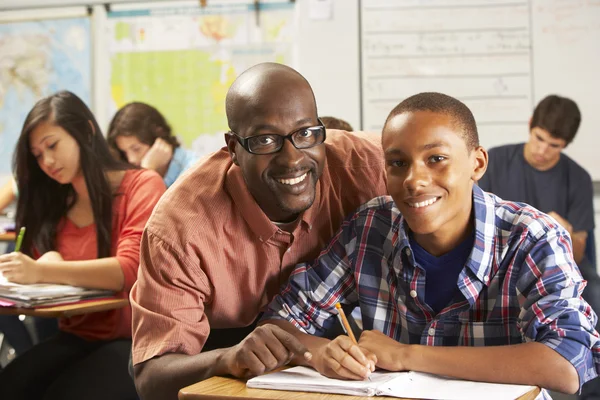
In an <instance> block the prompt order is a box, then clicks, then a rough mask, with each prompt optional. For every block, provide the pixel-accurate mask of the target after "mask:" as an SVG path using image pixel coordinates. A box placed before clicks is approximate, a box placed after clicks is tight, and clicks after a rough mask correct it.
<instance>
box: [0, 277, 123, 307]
mask: <svg viewBox="0 0 600 400" xmlns="http://www.w3.org/2000/svg"><path fill="white" fill-rule="evenodd" d="M114 295H115V293H114V292H113V291H110V290H102V289H87V288H82V287H77V286H69V285H55V284H45V283H43V284H34V285H21V284H18V283H12V282H7V281H6V279H4V277H3V276H1V275H0V306H4V307H6V306H10V307H25V308H31V307H39V306H49V305H56V304H68V303H75V302H78V301H81V300H88V299H95V298H101V297H112V296H114Z"/></svg>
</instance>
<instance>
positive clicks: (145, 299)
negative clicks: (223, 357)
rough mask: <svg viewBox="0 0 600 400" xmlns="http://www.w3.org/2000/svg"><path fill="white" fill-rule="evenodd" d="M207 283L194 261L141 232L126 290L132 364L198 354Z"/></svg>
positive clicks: (204, 333) (205, 321)
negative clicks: (132, 279)
mask: <svg viewBox="0 0 600 400" xmlns="http://www.w3.org/2000/svg"><path fill="white" fill-rule="evenodd" d="M208 282H209V281H208V278H207V277H206V275H205V273H204V271H203V270H202V268H200V265H199V263H192V262H190V261H189V260H188V259H187V257H186V256H185V255H184V254H183V252H182V251H179V250H176V249H174V248H173V247H172V246H171V245H169V244H168V243H167V242H166V241H164V240H163V239H162V238H160V237H159V236H158V235H156V234H155V233H152V232H151V231H150V230H149V228H147V229H146V230H145V231H144V235H143V237H142V244H141V249H140V271H139V276H138V280H137V282H136V283H135V285H134V287H133V289H132V291H131V308H132V322H133V364H134V365H135V364H138V363H141V362H144V361H146V360H149V359H150V358H152V357H156V356H160V355H162V354H165V353H181V354H187V355H194V354H198V353H200V351H201V350H202V347H203V346H204V343H205V342H206V339H207V338H208V334H209V332H210V325H209V322H208V318H207V316H206V314H205V313H204V303H205V301H207V299H208V298H209V296H210V285H209V283H208Z"/></svg>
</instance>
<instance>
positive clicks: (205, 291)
mask: <svg viewBox="0 0 600 400" xmlns="http://www.w3.org/2000/svg"><path fill="white" fill-rule="evenodd" d="M327 133H328V137H327V140H326V142H325V147H326V160H327V161H326V166H325V168H324V170H323V174H322V176H321V178H320V179H319V181H318V183H317V192H316V197H315V201H314V203H313V205H312V206H311V207H310V208H309V209H308V210H307V211H305V212H304V213H303V214H302V215H301V216H300V221H299V223H298V224H297V225H296V227H295V229H294V230H293V232H292V233H288V232H285V231H282V230H280V229H279V228H278V227H277V226H276V225H275V224H274V223H272V222H271V221H270V220H269V219H268V218H267V216H266V215H265V214H264V213H263V212H262V210H261V209H260V207H259V206H258V204H257V203H256V201H255V200H254V198H253V197H252V195H251V194H250V192H249V191H248V189H247V187H246V183H245V182H244V179H243V177H242V174H241V171H240V168H239V167H238V166H236V165H234V164H233V163H232V162H231V159H230V156H229V153H228V152H227V150H226V149H225V148H224V149H222V150H220V151H218V152H216V153H213V154H212V155H210V156H208V157H207V158H204V159H203V160H201V161H200V162H199V163H197V164H196V165H195V166H194V167H192V168H191V169H190V170H188V171H187V172H186V173H185V175H183V176H182V177H181V178H180V179H179V180H178V181H177V182H176V183H175V184H174V185H173V186H171V188H169V190H168V191H167V193H166V194H165V195H164V196H163V198H162V199H161V200H160V201H159V203H158V205H157V207H156V209H155V211H154V214H153V215H152V217H151V218H150V220H149V222H148V225H147V227H146V229H145V230H144V236H143V238H142V244H141V256H140V270H139V274H138V281H137V282H136V283H135V285H134V287H133V289H132V292H131V305H132V308H133V346H134V348H133V362H134V364H137V363H140V362H143V361H146V360H148V359H150V358H152V357H155V356H158V355H162V354H164V353H169V352H177V353H183V354H197V353H199V352H200V351H201V350H202V347H203V345H204V343H205V341H206V338H207V336H208V334H209V332H210V329H211V327H212V328H215V329H218V328H238V327H244V326H248V325H250V324H251V323H252V322H253V321H254V320H255V319H256V317H257V316H258V314H259V313H260V312H261V311H262V310H263V308H264V307H265V306H266V305H267V304H268V303H269V301H270V300H271V299H272V298H273V297H274V296H275V295H276V294H277V293H278V292H279V288H280V287H281V285H282V284H284V283H286V282H287V279H288V276H289V274H290V273H291V270H292V269H293V267H294V265H296V264H297V263H299V262H303V261H309V260H312V259H313V258H315V257H316V256H317V255H318V253H319V252H320V251H321V249H322V248H323V247H324V245H326V244H327V243H328V242H329V240H330V239H331V237H332V236H333V234H334V233H335V232H336V231H337V229H338V228H339V226H340V224H341V222H342V220H343V218H344V217H345V216H346V215H348V214H350V213H351V212H353V211H354V210H355V209H356V208H357V207H358V206H359V205H361V204H362V203H364V202H366V201H368V200H370V199H372V198H373V197H376V196H379V195H382V194H385V193H386V186H385V183H386V181H385V171H384V162H383V152H382V150H381V144H380V141H381V138H380V136H379V135H370V136H367V135H365V134H356V133H349V132H344V131H335V130H328V131H327Z"/></svg>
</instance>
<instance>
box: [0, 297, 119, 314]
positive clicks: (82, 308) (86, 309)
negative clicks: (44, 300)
mask: <svg viewBox="0 0 600 400" xmlns="http://www.w3.org/2000/svg"><path fill="white" fill-rule="evenodd" d="M128 304H129V300H127V299H98V300H89V301H86V302H82V303H74V304H66V305H60V306H52V307H41V308H18V307H0V315H21V314H23V315H30V316H33V317H50V318H59V317H72V316H74V315H80V314H89V313H93V312H98V311H106V310H113V309H115V308H122V307H125V306H126V305H128Z"/></svg>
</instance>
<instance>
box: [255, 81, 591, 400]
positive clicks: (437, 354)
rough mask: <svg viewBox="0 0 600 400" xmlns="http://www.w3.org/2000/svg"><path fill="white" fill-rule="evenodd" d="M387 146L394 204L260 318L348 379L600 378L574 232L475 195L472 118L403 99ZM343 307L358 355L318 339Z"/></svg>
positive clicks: (562, 387) (546, 381) (430, 97)
mask: <svg viewBox="0 0 600 400" xmlns="http://www.w3.org/2000/svg"><path fill="white" fill-rule="evenodd" d="M382 140H383V149H384V153H385V163H386V173H387V178H388V191H389V194H390V195H391V197H389V196H385V197H378V198H375V199H373V200H372V201H370V202H368V203H366V204H365V205H363V206H362V207H360V208H359V209H358V211H356V212H355V213H354V214H353V215H350V216H349V217H348V218H346V220H345V221H344V222H343V223H342V226H341V228H340V230H339V231H338V232H337V234H336V235H335V236H334V237H333V239H332V241H331V242H330V243H329V244H328V246H327V247H326V248H325V250H324V251H323V252H322V253H321V254H320V256H319V258H318V259H317V261H316V262H314V264H312V265H306V264H300V265H298V266H297V267H296V268H295V269H294V272H292V275H291V276H290V280H289V283H288V285H287V287H286V288H285V289H284V290H283V291H282V293H281V294H280V295H279V296H277V297H276V298H275V299H274V300H273V302H272V303H271V304H270V305H269V311H268V312H267V313H266V314H265V315H264V316H263V318H264V319H268V320H270V321H267V322H270V323H271V324H275V325H277V326H280V327H282V328H283V329H285V330H287V331H288V332H290V333H292V334H294V335H295V336H296V337H297V338H298V339H299V341H300V342H301V343H303V344H304V345H305V346H306V347H307V348H308V350H309V351H310V353H311V354H312V355H313V356H312V359H311V360H298V361H299V362H301V363H304V364H309V365H312V366H313V367H314V368H316V369H317V370H318V371H319V372H321V373H322V374H324V375H327V376H330V377H341V378H346V379H364V378H365V377H366V376H368V375H369V374H370V372H371V371H372V370H373V364H375V365H376V366H377V367H379V368H383V369H386V370H391V371H403V370H412V371H422V372H428V373H433V374H439V375H447V376H450V377H454V378H460V379H469V380H475V381H487V382H501V383H517V384H530V385H538V386H541V387H544V388H550V389H553V390H558V391H562V392H570V393H573V392H575V391H577V389H578V388H579V387H580V385H581V384H583V382H585V381H587V380H589V379H591V378H593V377H595V376H596V374H597V370H596V367H595V364H596V365H600V364H599V363H600V342H599V338H598V334H597V333H596V331H595V330H594V327H593V326H594V324H595V322H596V315H595V314H594V312H593V311H592V309H591V308H590V307H589V306H588V305H587V303H585V301H583V300H582V299H581V297H580V293H581V291H582V290H583V288H584V287H585V281H583V280H582V278H581V276H580V274H579V272H578V270H577V268H576V266H575V263H574V261H573V257H572V252H571V245H570V241H569V238H568V234H567V232H566V230H565V229H564V228H563V227H562V226H560V225H558V224H556V222H555V221H554V220H553V219H551V218H549V217H548V216H547V215H546V214H543V213H541V212H539V211H538V210H536V209H534V208H532V207H529V206H527V205H524V204H518V203H512V202H507V201H503V200H502V199H500V198H498V197H496V196H494V195H491V194H488V193H485V192H483V191H482V190H481V189H480V188H479V187H477V186H476V185H474V183H475V182H476V181H477V180H479V179H480V178H481V175H483V174H484V172H485V169H486V166H487V153H486V151H485V150H484V149H483V148H482V147H480V146H479V140H478V134H477V128H476V125H475V120H474V118H473V115H472V114H471V112H470V111H469V109H468V108H467V107H466V106H465V105H464V104H463V103H461V102H460V101H458V100H456V99H454V98H452V97H449V96H446V95H443V94H439V93H421V94H418V95H415V96H412V97H409V98H408V99H406V100H404V101H403V102H402V103H400V104H399V105H398V106H397V107H396V108H394V109H393V110H392V112H391V114H390V115H389V117H388V119H387V121H386V123H385V125H384V129H383V138H382ZM338 302H339V303H341V304H342V305H343V306H344V307H347V308H349V309H350V308H354V307H360V310H361V314H362V322H363V326H364V331H363V333H362V335H361V336H360V340H359V342H358V346H356V345H353V344H352V342H351V341H350V339H349V338H348V337H347V336H345V335H342V336H339V337H337V338H336V339H334V340H333V341H329V340H327V339H323V338H320V337H318V335H320V334H321V333H322V332H323V331H324V330H325V329H327V328H328V327H329V326H331V325H333V324H337V323H338V322H337V319H336V311H335V304H336V303H338ZM267 325H270V324H268V323H267V324H266V325H264V326H267ZM297 328H298V329H297ZM302 332H307V333H309V334H312V335H317V336H310V335H307V334H305V333H302Z"/></svg>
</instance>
